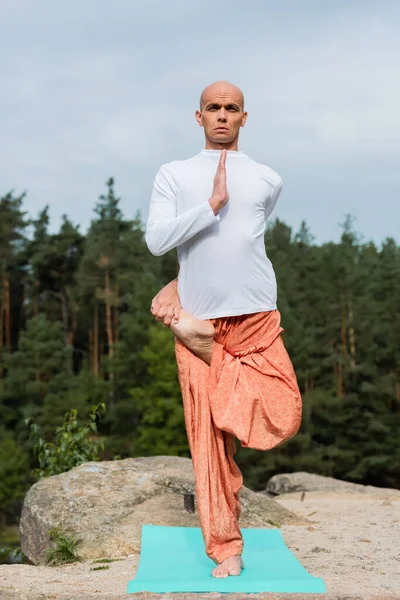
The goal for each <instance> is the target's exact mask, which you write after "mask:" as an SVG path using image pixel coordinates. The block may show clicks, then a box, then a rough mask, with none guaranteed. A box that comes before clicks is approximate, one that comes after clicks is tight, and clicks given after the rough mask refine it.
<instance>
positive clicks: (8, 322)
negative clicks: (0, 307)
mask: <svg viewBox="0 0 400 600" xmlns="http://www.w3.org/2000/svg"><path fill="white" fill-rule="evenodd" d="M4 287H5V294H4V315H5V326H6V327H5V329H6V346H7V353H8V354H11V311H10V282H9V280H8V279H6V280H5V282H4Z"/></svg>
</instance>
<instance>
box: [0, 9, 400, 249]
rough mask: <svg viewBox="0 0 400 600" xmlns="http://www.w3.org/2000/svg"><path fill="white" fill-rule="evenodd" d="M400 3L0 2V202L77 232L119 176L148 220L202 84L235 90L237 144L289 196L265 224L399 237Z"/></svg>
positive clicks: (189, 136) (188, 146)
mask: <svg viewBox="0 0 400 600" xmlns="http://www.w3.org/2000/svg"><path fill="white" fill-rule="evenodd" d="M399 57H400V2H399V1H398V0H393V1H389V0H374V1H369V0H323V1H322V0H274V1H271V0H248V1H247V2H243V0H230V2H226V1H223V0H201V1H200V0H169V2H167V1H166V0H145V1H143V0H113V1H112V2H111V1H110V0H79V1H77V0H68V2H62V1H61V0H1V2H0V89H1V93H0V137H1V144H0V195H3V194H5V193H6V192H8V191H10V190H11V189H13V190H14V191H15V193H20V192H22V191H24V190H26V191H27V197H26V200H25V208H26V210H28V211H29V213H30V214H31V215H33V216H34V215H37V213H38V211H39V210H40V209H42V208H43V207H44V206H45V205H46V204H49V206H50V215H51V226H52V230H55V229H57V228H58V226H59V223H60V217H61V215H62V214H63V213H66V214H67V215H68V216H69V217H70V218H71V219H72V220H73V221H74V222H75V223H80V224H81V230H82V231H85V230H86V228H87V226H88V225H89V223H90V219H91V218H92V217H93V207H94V204H95V202H96V201H97V198H98V196H99V195H100V194H101V193H103V192H104V189H105V187H104V183H105V181H106V180H107V179H108V178H109V177H110V176H113V177H115V180H116V192H117V195H118V196H121V198H122V200H121V208H122V210H123V212H124V215H125V216H126V217H127V218H131V217H134V215H135V214H136V212H137V211H138V210H140V211H141V214H142V218H143V219H144V220H145V219H146V218H147V207H148V202H149V198H150V194H151V189H152V185H153V179H154V176H155V174H156V172H157V170H158V168H159V166H160V165H161V164H162V163H165V162H169V161H171V160H175V159H182V158H187V157H190V156H192V155H194V154H196V153H197V152H198V151H199V150H200V149H201V148H202V147H203V146H204V138H203V131H202V129H201V128H200V127H199V126H198V125H197V124H196V122H195V120H194V116H193V115H194V111H195V109H196V108H197V105H198V98H199V94H200V92H201V90H202V88H203V87H205V86H206V85H207V84H208V83H211V82H213V81H215V80H218V79H227V80H230V81H232V82H234V83H236V84H237V85H239V86H240V87H241V88H242V89H243V91H244V93H245V99H246V105H247V110H248V112H249V118H248V121H247V124H246V127H245V128H244V129H242V133H241V141H240V149H241V150H244V151H245V152H246V153H247V154H249V155H250V156H251V157H253V158H254V159H256V160H258V161H260V162H262V163H265V164H268V165H269V166H271V167H272V168H273V169H275V170H276V171H277V172H278V173H279V174H280V175H281V176H282V178H283V181H284V190H283V192H282V194H281V197H280V199H279V201H278V204H277V206H276V209H275V211H274V212H273V215H272V217H279V218H280V219H282V220H284V221H285V222H286V223H287V224H289V225H290V226H292V227H293V229H294V231H297V230H298V228H299V226H300V223H301V221H302V220H303V219H304V220H305V221H306V222H307V224H308V225H309V227H310V229H311V231H312V233H313V234H314V236H315V238H316V241H317V242H324V241H329V240H334V241H336V240H338V239H339V237H340V226H339V223H341V222H343V220H344V216H345V214H346V213H350V214H352V215H353V216H354V217H355V218H356V221H355V228H356V230H357V231H358V232H360V233H361V234H362V235H363V237H364V241H367V240H370V239H372V240H374V241H375V242H376V243H377V244H380V243H381V242H382V241H383V240H384V239H385V238H386V237H394V238H395V239H396V240H397V241H398V242H399V241H400V168H399V167H400V59H399Z"/></svg>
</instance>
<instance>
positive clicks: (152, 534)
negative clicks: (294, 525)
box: [128, 525, 326, 594]
mask: <svg viewBox="0 0 400 600" xmlns="http://www.w3.org/2000/svg"><path fill="white" fill-rule="evenodd" d="M242 535H243V540H244V551H243V560H244V563H245V568H244V570H243V571H242V574H241V575H240V576H238V577H227V578H226V579H216V578H215V577H212V576H211V571H212V569H213V568H214V567H215V563H214V562H213V561H212V560H211V559H210V558H208V556H207V555H206V553H205V548H204V541H203V536H202V534H201V530H200V529H199V528H198V527H160V526H156V525H143V528H142V545H141V551H140V561H139V567H138V570H137V574H136V577H135V579H132V580H131V581H129V583H128V594H134V593H135V592H145V591H146V592H158V593H163V592H222V593H223V592H244V593H246V592H247V593H257V592H288V593H303V594H304V593H313V594H317V593H321V594H323V593H325V592H326V589H325V584H324V582H323V580H322V579H319V578H318V577H313V576H312V575H310V573H308V572H307V571H306V570H305V568H304V567H303V566H302V565H301V563H300V562H299V561H298V560H297V558H296V557H295V556H294V554H292V552H290V550H289V548H288V547H287V546H286V544H285V542H284V540H283V538H282V535H281V532H280V531H279V529H258V528H254V529H253V528H244V529H242Z"/></svg>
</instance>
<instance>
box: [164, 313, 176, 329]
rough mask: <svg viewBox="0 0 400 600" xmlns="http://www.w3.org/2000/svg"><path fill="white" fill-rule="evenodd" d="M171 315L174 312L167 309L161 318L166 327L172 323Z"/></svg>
mask: <svg viewBox="0 0 400 600" xmlns="http://www.w3.org/2000/svg"><path fill="white" fill-rule="evenodd" d="M173 316H174V313H173V311H172V310H169V311H168V312H167V313H166V315H165V316H164V319H163V323H164V325H166V326H167V327H169V326H170V325H171V323H172V318H173Z"/></svg>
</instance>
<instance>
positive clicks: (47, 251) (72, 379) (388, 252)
mask: <svg viewBox="0 0 400 600" xmlns="http://www.w3.org/2000/svg"><path fill="white" fill-rule="evenodd" d="M23 199H24V196H23V195H20V196H14V195H13V194H6V195H5V196H4V197H3V198H0V306H1V308H2V310H1V311H0V332H2V333H3V336H2V343H0V423H1V424H2V427H3V430H2V432H1V437H0V481H1V484H2V485H1V486H0V512H1V515H2V517H1V518H2V519H3V520H4V519H5V518H6V517H7V519H8V520H9V519H12V518H14V520H17V518H18V514H17V512H18V510H19V509H18V507H19V505H20V504H21V500H22V497H23V494H24V492H25V490H26V489H27V488H28V487H29V484H30V483H31V470H32V468H36V472H38V473H39V474H40V473H41V474H42V475H44V474H53V473H54V474H55V473H58V472H62V471H63V470H66V469H69V468H71V467H72V466H75V464H79V461H81V462H82V461H85V460H93V459H97V458H98V455H99V452H100V451H101V452H102V457H104V458H105V459H112V458H113V457H115V455H118V456H121V457H123V458H124V457H127V456H137V455H152V454H176V455H181V456H189V450H188V445H187V438H186V433H185V427H184V419H183V410H182V400H181V394H180V389H179V385H178V380H177V374H176V365H175V357H174V341H173V336H172V334H171V332H170V331H169V330H168V329H166V328H163V327H162V326H161V325H159V324H155V323H154V319H153V317H152V315H151V313H150V304H151V300H152V298H153V297H154V295H155V294H156V293H157V292H158V290H159V289H160V288H161V287H162V286H163V285H164V284H165V283H167V281H169V280H171V279H172V278H174V277H175V276H176V273H177V259H176V252H175V251H171V252H169V253H167V254H166V255H164V256H162V257H157V258H156V257H154V256H152V255H151V253H150V252H149V251H148V249H147V247H146V243H145V237H144V227H143V224H142V222H141V219H140V215H136V217H135V218H134V219H126V218H124V216H123V214H122V211H121V208H120V204H121V202H120V199H119V198H118V196H117V194H116V191H115V182H114V180H113V179H110V180H108V182H107V183H106V190H105V193H104V194H102V195H101V196H100V198H99V200H98V202H97V203H96V205H95V210H94V214H93V220H92V222H91V224H90V227H89V229H88V231H87V232H86V233H85V234H84V235H83V234H81V233H80V232H79V227H78V226H76V225H74V224H73V223H71V222H70V221H69V220H68V217H67V216H64V217H63V220H62V223H61V225H60V228H59V230H58V231H57V232H54V233H50V232H49V210H48V207H45V208H44V209H43V210H41V211H40V212H39V214H38V215H37V217H36V218H35V219H33V220H32V221H30V222H29V221H28V220H27V219H26V216H25V213H24V210H23ZM28 225H32V228H31V230H30V234H29V235H28ZM265 241H266V248H267V254H268V256H269V258H270V259H271V261H272V263H273V265H274V270H275V273H276V276H277V281H278V308H279V310H280V312H281V314H282V326H283V327H284V329H285V330H284V332H283V338H284V341H285V345H286V347H287V350H288V352H289V355H290V357H291V359H292V362H293V365H294V367H295V371H296V374H297V378H298V382H299V386H300V389H301V392H302V395H303V402H304V406H303V422H302V425H301V429H300V431H299V433H298V434H297V435H296V436H295V438H294V439H292V440H290V441H289V442H288V443H287V444H285V445H283V446H281V447H280V448H277V449H275V450H273V451H271V452H267V453H261V452H257V451H254V450H250V449H242V448H239V450H238V453H237V455H236V456H237V461H238V463H239V464H240V466H241V468H242V470H243V474H244V478H245V482H246V484H248V485H250V487H252V488H255V489H262V488H263V487H264V486H265V484H266V482H267V480H268V479H269V477H271V476H272V475H274V474H275V473H277V472H285V471H293V470H306V471H312V472H315V473H320V474H323V475H331V476H334V477H339V478H342V479H348V480H352V481H358V482H361V483H366V484H373V485H380V486H389V487H399V485H400V467H399V465H400V454H399V453H400V447H399V444H398V432H399V430H400V318H399V306H400V248H399V245H398V243H396V241H395V240H393V239H387V240H385V241H383V243H382V244H381V245H380V246H379V247H378V246H377V245H375V244H373V243H372V242H367V243H364V242H362V240H361V237H360V236H359V235H358V234H357V233H356V232H355V231H354V222H353V219H352V218H351V217H349V216H347V217H345V219H344V222H343V225H342V235H341V239H340V241H339V243H333V242H330V243H326V244H322V245H316V244H315V241H314V238H313V236H312V233H311V232H310V231H309V229H308V227H307V225H306V224H305V223H302V224H301V226H300V228H299V230H298V231H297V232H296V231H293V230H292V228H290V227H288V226H287V225H286V224H285V223H283V222H282V221H280V220H278V219H277V220H275V221H270V222H269V225H268V228H267V231H266V235H265ZM8 307H9V314H8ZM93 405H95V406H99V405H100V406H104V405H105V406H106V407H107V411H106V414H105V416H104V418H103V419H102V420H101V422H98V421H97V419H94V420H93V421H92V420H90V423H89V424H86V425H84V426H82V427H81V426H80V425H78V423H81V422H82V423H83V422H84V421H85V419H86V415H87V414H88V413H89V412H90V410H91V407H92V406H93ZM65 415H68V417H66V416H65ZM26 419H30V422H31V423H35V426H33V427H34V428H35V427H37V429H36V433H35V430H34V429H32V428H31V430H30V433H31V436H30V439H29V431H28V429H27V428H26V427H25V426H24V423H25V420H26ZM74 423H76V426H75V425H74ZM91 425H92V426H94V427H96V428H97V431H95V430H94V429H93V427H92V426H91ZM74 427H75V428H74ZM85 428H86V429H85ZM80 430H81V434H78V431H80ZM83 430H85V431H86V433H85V431H83ZM79 435H81V436H82V437H81V439H80V441H79V440H78V438H79ZM35 436H36V437H35ZM99 438H101V441H100V439H99ZM39 440H41V442H40V441H39ZM85 440H86V441H85ZM103 442H104V449H103V445H102V443H103ZM34 443H35V444H36V454H37V459H36V460H35V461H34V460H33V459H32V463H31V464H29V458H30V456H32V452H31V451H32V445H33V444H34ZM96 444H97V446H96ZM88 446H90V449H89V447H88ZM39 456H40V457H41V458H40V459H39ZM40 461H41V462H40ZM38 463H39V464H38ZM37 467H39V468H37Z"/></svg>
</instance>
